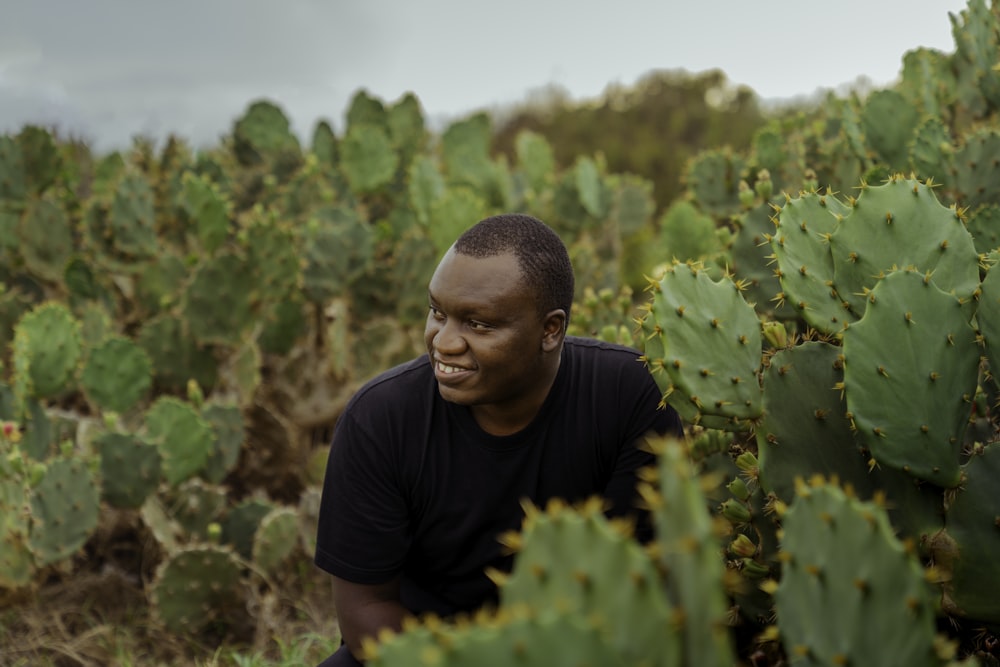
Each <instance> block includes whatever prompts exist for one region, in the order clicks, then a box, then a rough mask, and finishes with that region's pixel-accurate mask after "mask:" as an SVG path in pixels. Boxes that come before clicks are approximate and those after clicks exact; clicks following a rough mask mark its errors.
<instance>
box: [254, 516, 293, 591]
mask: <svg viewBox="0 0 1000 667" xmlns="http://www.w3.org/2000/svg"><path fill="white" fill-rule="evenodd" d="M298 537H299V519H298V515H297V514H296V511H295V510H294V509H292V508H290V507H276V508H275V509H273V510H271V511H270V512H268V513H267V515H265V516H264V518H263V519H261V520H260V525H259V526H258V527H257V530H256V532H255V533H254V537H253V551H252V556H253V562H254V564H255V565H257V567H259V568H260V569H261V570H262V571H263V572H265V573H266V574H268V575H272V576H273V575H275V574H277V573H278V572H279V570H280V567H281V566H282V565H283V564H285V563H287V562H288V559H289V557H290V556H291V555H292V553H294V552H295V548H296V547H297V546H298V544H299V540H298Z"/></svg>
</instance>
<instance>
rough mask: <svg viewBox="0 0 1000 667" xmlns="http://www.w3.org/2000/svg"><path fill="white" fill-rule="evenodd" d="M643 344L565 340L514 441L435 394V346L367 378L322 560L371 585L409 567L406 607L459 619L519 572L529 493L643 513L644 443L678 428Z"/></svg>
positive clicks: (344, 449)
mask: <svg viewBox="0 0 1000 667" xmlns="http://www.w3.org/2000/svg"><path fill="white" fill-rule="evenodd" d="M660 398H661V394H660V391H659V390H658V388H657V386H656V384H655V382H654V381H653V379H652V376H651V375H650V374H649V371H648V370H647V369H646V367H645V366H644V365H643V364H642V363H641V361H639V359H638V353H637V352H636V351H635V350H631V349H629V348H625V347H621V346H618V345H612V344H608V343H603V342H600V341H596V340H588V339H580V338H573V337H567V338H566V341H565V344H564V345H563V352H562V359H561V362H560V366H559V372H558V374H557V376H556V380H555V382H554V384H553V386H552V389H551V391H550V392H549V396H548V397H547V398H546V400H545V403H544V404H543V406H542V408H541V410H540V411H539V413H538V415H537V416H536V417H535V419H534V420H533V421H532V423H531V424H529V425H528V426H527V427H526V428H525V429H524V430H522V431H520V432H518V433H516V434H513V435H509V436H494V435H490V434H488V433H486V432H485V431H483V430H482V429H481V428H480V427H479V425H478V424H477V423H476V421H475V419H474V418H473V416H472V414H471V412H470V410H469V409H468V408H467V407H465V406H461V405H456V404H454V403H449V402H447V401H445V400H444V399H442V398H441V395H440V394H439V393H438V388H437V381H436V380H435V379H434V373H433V369H432V368H431V365H430V363H429V362H428V358H427V356H426V355H424V356H422V357H420V358H418V359H415V360H413V361H411V362H408V363H406V364H403V365H401V366H397V367H396V368H393V369H391V370H389V371H386V372H385V373H383V374H381V375H379V376H378V377H376V378H375V379H373V380H372V381H370V382H368V383H367V384H366V385H365V386H364V387H363V388H362V389H361V390H360V391H359V392H358V393H357V394H356V395H355V396H354V397H353V398H352V399H351V401H350V403H349V404H348V405H347V408H346V409H345V411H344V414H343V415H342V416H341V418H340V420H339V421H338V422H337V427H336V429H335V432H334V436H333V444H332V447H331V450H330V458H329V462H328V465H327V472H326V480H325V482H324V488H323V499H322V504H321V506H320V515H319V530H318V538H317V548H316V557H315V561H316V564H317V565H318V566H319V567H320V568H322V569H324V570H326V571H327V572H330V573H331V574H333V575H335V576H337V577H340V578H342V579H346V580H348V581H352V582H355V583H360V584H377V583H383V582H385V581H388V580H389V579H391V578H392V577H394V576H395V575H397V574H402V581H403V584H402V596H403V604H404V605H405V606H407V607H408V608H409V609H410V611H412V612H414V613H421V612H425V611H434V612H435V613H438V614H442V615H449V614H452V613H457V612H459V611H470V610H473V609H475V608H477V607H480V606H482V605H483V604H485V603H489V602H494V601H495V600H496V587H495V586H494V584H493V583H492V582H491V581H490V580H489V579H488V578H487V576H486V575H485V570H486V568H488V567H495V568H498V569H500V570H509V569H510V566H511V562H512V558H511V557H510V556H507V555H504V553H503V547H502V545H501V544H500V543H499V542H498V541H497V538H498V536H499V535H501V534H502V533H504V532H506V531H509V530H519V529H520V527H521V522H522V520H523V518H524V511H523V509H522V507H521V504H520V501H521V500H522V499H525V498H526V499H530V500H531V501H532V502H534V503H535V504H536V505H539V506H544V504H545V503H546V502H547V501H548V500H549V499H551V498H555V497H558V498H562V499H565V500H566V501H568V502H576V501H581V500H585V499H586V498H588V497H591V496H594V495H601V496H603V497H605V498H606V499H607V500H609V501H610V502H611V504H612V508H611V510H610V511H609V512H608V514H609V515H611V516H614V515H622V514H636V513H637V512H638V510H636V509H635V507H636V501H637V497H638V496H637V494H636V491H635V485H636V471H637V470H638V469H639V468H642V467H644V466H648V465H651V464H652V463H653V462H654V457H653V455H652V454H650V453H648V452H647V451H644V450H642V449H640V448H639V447H637V446H636V442H637V440H639V439H640V438H642V436H643V435H646V434H648V433H649V432H650V431H655V432H657V433H661V434H662V433H668V432H669V433H675V434H680V432H681V425H680V419H679V418H678V417H677V414H676V413H675V412H674V411H673V410H672V409H670V408H660V407H658V405H659V403H660Z"/></svg>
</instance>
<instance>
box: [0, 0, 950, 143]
mask: <svg viewBox="0 0 1000 667" xmlns="http://www.w3.org/2000/svg"><path fill="white" fill-rule="evenodd" d="M966 6H967V0H838V2H829V1H827V2H815V1H814V0H659V1H654V0H506V1H505V2H491V3H487V2H482V1H481V0H423V1H419V0H169V1H166V2H164V1H162V0H157V1H153V0H0V133H4V132H16V131H18V129H19V128H20V127H22V126H23V125H25V124H40V125H47V126H55V127H58V128H60V130H61V131H62V132H64V133H67V134H73V135H74V136H78V137H82V138H84V139H85V140H87V141H88V142H89V143H90V144H91V146H92V147H93V148H94V149H95V150H98V151H106V150H114V149H119V148H125V147H128V146H129V145H130V143H131V139H132V137H134V136H136V135H144V136H148V137H150V138H153V139H157V140H159V139H162V138H164V137H166V136H167V135H168V134H170V133H173V134H177V135H179V136H182V137H184V138H186V139H187V140H188V141H190V142H191V143H192V144H194V145H196V146H206V145H214V144H216V143H217V142H218V140H219V138H220V137H221V136H222V135H224V134H227V133H228V132H230V131H231V129H232V123H233V119H234V118H236V117H238V116H239V115H240V114H242V113H243V111H244V110H245V109H246V107H247V106H248V105H249V104H250V103H251V102H252V101H254V100H257V99H261V98H266V99H270V100H272V101H274V102H276V103H277V104H278V105H279V106H280V107H281V108H282V109H283V110H284V111H285V113H286V114H287V115H288V117H289V118H290V119H291V121H292V127H293V130H294V131H295V132H296V133H297V134H299V136H300V137H303V138H304V139H306V140H308V137H309V136H311V134H312V130H313V128H314V127H315V125H316V123H317V122H318V121H319V120H327V121H329V122H330V123H331V124H332V125H333V127H334V130H335V131H336V132H337V133H338V134H339V133H340V132H342V131H343V120H344V114H345V112H346V110H347V107H348V104H349V102H350V99H351V98H352V96H353V95H354V94H355V93H356V92H357V91H358V90H361V89H364V90H365V91H367V92H368V93H369V94H370V95H373V96H375V97H377V98H379V99H381V100H383V101H384V102H386V103H392V102H394V101H396V100H397V99H399V97H401V96H402V95H404V94H405V93H407V92H412V93H413V94H415V95H416V96H417V98H418V99H419V100H420V103H421V106H422V107H423V110H424V113H425V115H426V116H427V118H428V119H429V121H430V122H431V124H432V127H433V126H434V125H437V126H443V125H444V124H445V123H447V122H449V121H450V120H454V119H458V118H461V117H463V116H465V115H468V114H469V113H472V112H474V111H477V110H481V109H496V108H502V107H503V106H505V105H513V104H516V103H518V102H522V101H524V100H525V99H527V98H528V96H529V95H531V94H532V93H536V94H537V93H538V91H541V90H544V89H545V88H547V87H552V86H555V87H557V88H560V89H562V90H563V91H565V93H566V94H567V95H568V96H569V97H571V98H573V99H578V100H584V99H593V98H596V97H598V96H599V95H600V94H601V93H602V91H603V90H604V89H605V88H606V87H607V86H608V85H609V84H618V85H630V84H633V83H635V82H636V81H637V80H639V79H640V78H641V77H642V76H643V75H644V74H647V73H648V72H650V71H651V70H655V69H683V70H687V71H690V72H701V71H705V70H708V69H713V68H718V69H721V70H722V71H723V72H724V73H725V74H726V76H727V78H728V79H729V81H731V82H732V83H734V84H738V85H746V86H749V87H750V88H752V89H753V90H754V91H756V93H757V94H758V95H759V96H760V97H761V98H762V99H764V100H772V99H788V98H792V97H796V96H803V95H810V94H812V93H815V92H816V91H817V90H821V89H838V88H840V87H842V86H845V85H847V84H850V83H852V82H854V81H856V80H857V79H858V78H859V77H866V78H867V79H869V80H870V81H871V83H872V84H874V85H875V86H876V87H879V86H884V85H889V84H891V83H892V82H893V80H894V79H895V78H896V77H897V76H898V74H899V72H900V68H901V66H902V57H903V54H904V53H906V52H907V51H909V50H911V49H914V48H917V47H920V46H924V47H929V48H934V49H938V50H941V51H945V52H952V51H954V40H953V38H952V34H951V22H950V20H949V12H951V13H958V12H960V11H961V10H962V9H964V8H965V7H966Z"/></svg>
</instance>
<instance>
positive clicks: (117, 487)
mask: <svg viewBox="0 0 1000 667" xmlns="http://www.w3.org/2000/svg"><path fill="white" fill-rule="evenodd" d="M94 448H95V449H96V450H97V452H98V453H99V454H100V455H101V479H102V483H101V493H102V496H103V498H104V500H106V501H107V502H108V503H109V504H111V505H113V506H114V507H125V508H138V507H141V506H142V504H143V503H144V502H145V501H146V498H147V497H148V496H149V495H150V494H151V493H153V492H154V491H155V490H156V487H157V486H158V485H159V483H160V472H161V468H162V457H161V456H160V452H159V450H157V449H156V447H155V446H153V445H150V444H148V443H146V442H143V440H142V439H141V438H139V437H138V436H135V435H129V434H125V433H103V434H101V435H99V436H98V437H97V438H95V440H94Z"/></svg>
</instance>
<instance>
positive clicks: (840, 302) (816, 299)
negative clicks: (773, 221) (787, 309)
mask: <svg viewBox="0 0 1000 667" xmlns="http://www.w3.org/2000/svg"><path fill="white" fill-rule="evenodd" d="M849 211H850V209H849V208H848V207H847V206H845V205H844V204H842V203H841V202H840V201H839V200H838V199H837V198H836V197H834V196H833V195H830V194H827V195H819V194H815V193H810V194H803V195H802V196H800V197H798V198H796V199H789V200H788V201H787V202H786V203H785V204H784V205H783V206H782V207H781V210H780V211H779V213H778V215H777V228H776V229H775V231H774V234H772V235H771V237H770V239H769V240H770V247H771V249H772V250H773V252H774V259H775V261H776V262H777V274H778V275H779V276H780V278H779V279H780V281H781V287H782V290H783V292H784V299H785V301H786V302H787V303H788V304H789V305H790V306H791V307H792V308H794V309H795V311H796V312H798V313H799V314H800V315H801V316H802V319H804V320H805V321H806V322H808V323H809V324H810V325H811V326H813V327H815V328H816V329H817V330H818V331H821V332H823V333H827V334H833V333H837V332H839V331H840V330H841V329H843V328H844V326H846V325H847V323H849V322H852V321H854V320H855V319H857V317H856V316H855V315H853V314H852V313H851V312H850V310H849V309H848V308H847V306H846V305H845V299H844V298H843V297H841V295H840V294H839V293H838V290H837V287H836V285H835V283H834V265H833V256H832V255H831V254H830V241H829V239H830V236H831V235H832V234H833V233H834V231H836V229H837V225H838V224H839V222H840V219H841V218H843V216H845V215H847V214H848V213H849Z"/></svg>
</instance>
